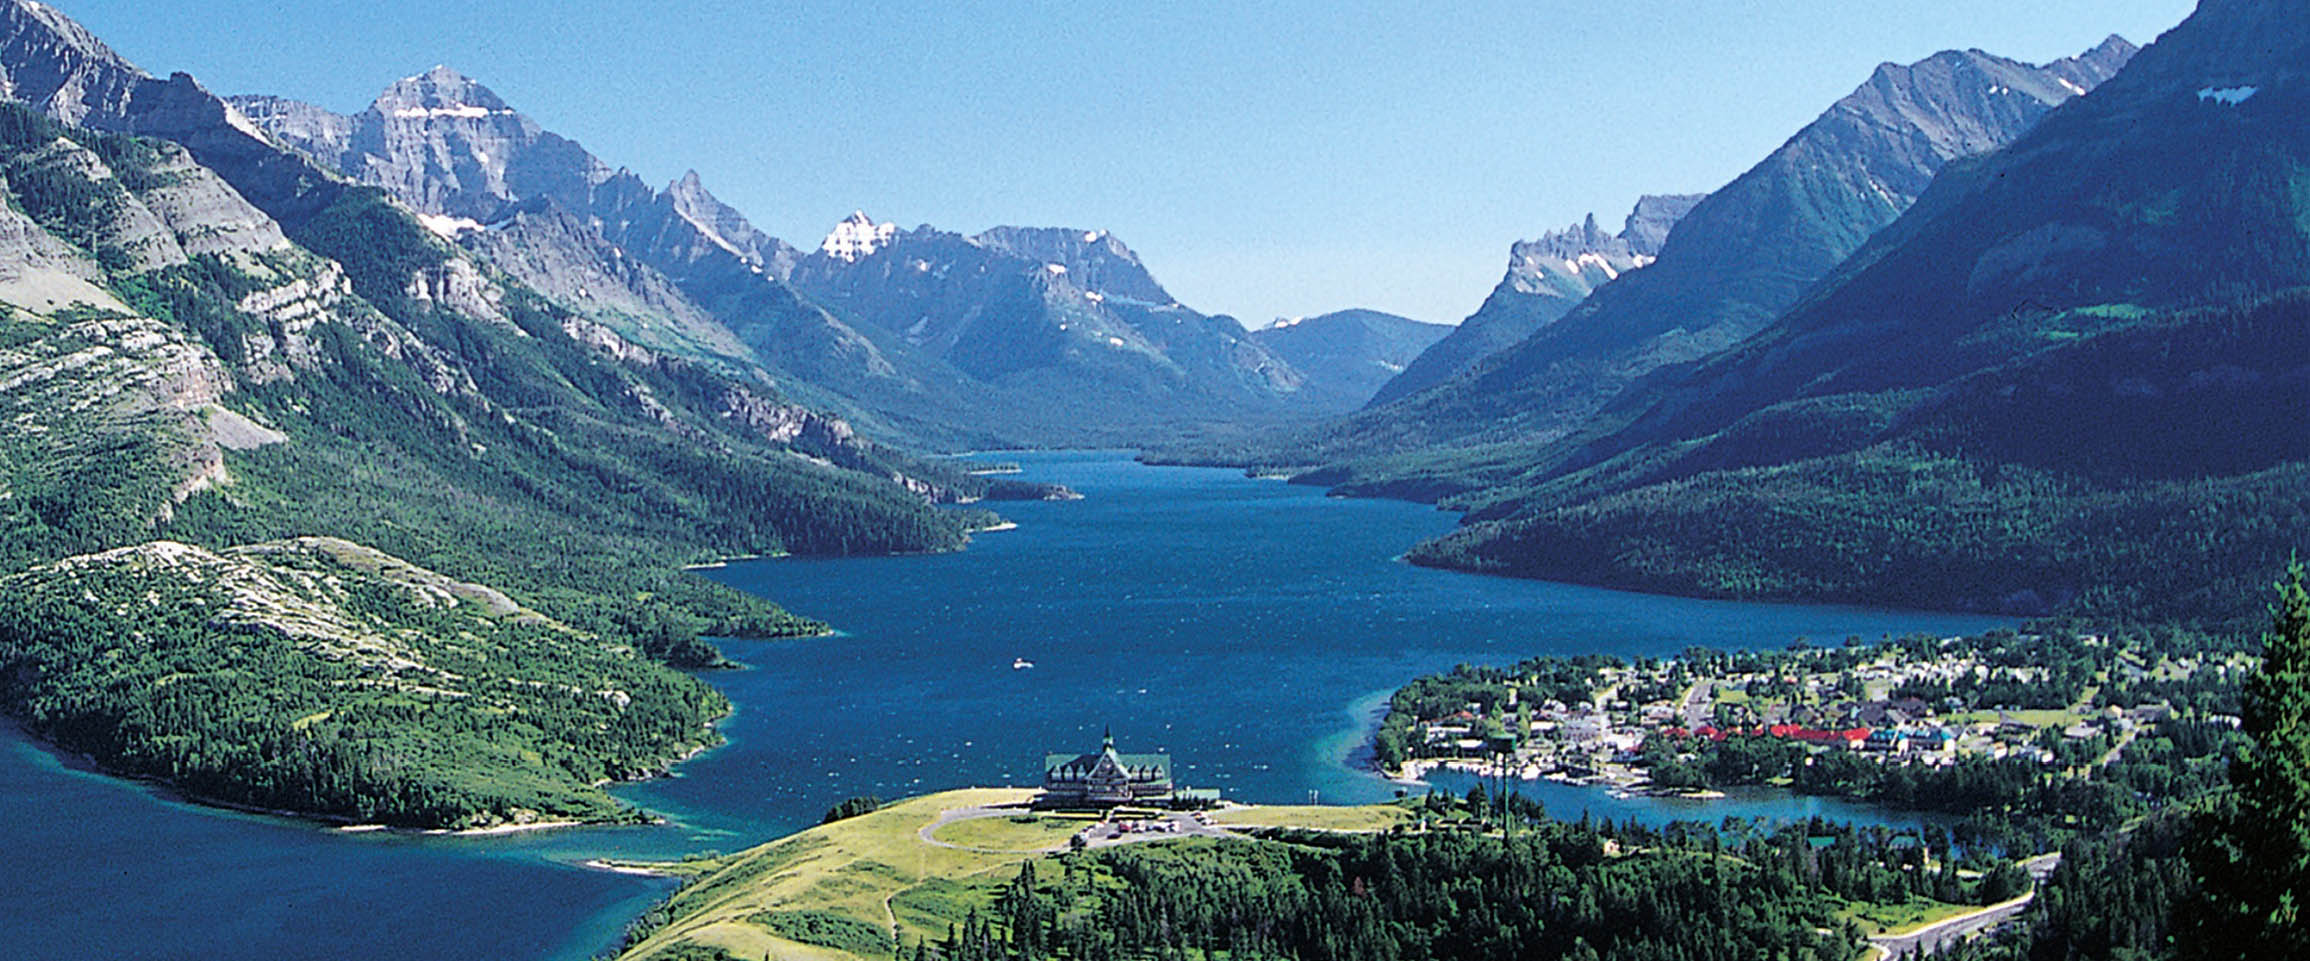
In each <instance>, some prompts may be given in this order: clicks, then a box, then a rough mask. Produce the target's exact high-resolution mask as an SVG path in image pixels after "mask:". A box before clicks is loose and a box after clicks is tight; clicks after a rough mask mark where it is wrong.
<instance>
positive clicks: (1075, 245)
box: [971, 227, 1173, 306]
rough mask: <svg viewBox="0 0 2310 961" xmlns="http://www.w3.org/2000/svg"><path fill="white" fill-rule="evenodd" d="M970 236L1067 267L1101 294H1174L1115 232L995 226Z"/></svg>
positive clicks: (1159, 300)
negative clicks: (1165, 287) (1167, 289)
mask: <svg viewBox="0 0 2310 961" xmlns="http://www.w3.org/2000/svg"><path fill="white" fill-rule="evenodd" d="M971 242H972V243H975V244H979V245H981V246H985V247H990V248H993V249H995V250H1000V251H1002V252H1004V253H1008V254H1011V255H1013V256H1017V257H1023V258H1026V259H1028V260H1036V261H1041V262H1042V263H1044V264H1046V265H1048V266H1053V267H1058V268H1062V269H1060V270H1054V271H1052V273H1054V274H1059V275H1062V276H1065V277H1066V278H1067V280H1068V282H1069V283H1071V284H1073V285H1074V286H1075V287H1076V288H1078V289H1081V290H1085V291H1090V292H1094V293H1097V294H1099V295H1100V296H1101V297H1121V298H1124V299H1126V300H1135V301H1139V302H1142V303H1148V304H1154V305H1156V306H1162V305H1164V304H1169V303H1172V302H1173V301H1172V298H1171V294H1170V293H1169V292H1168V291H1165V290H1164V289H1163V285H1162V284H1159V283H1157V282H1156V281H1155V277H1154V275H1153V274H1150V273H1148V271H1147V266H1146V265H1145V264H1143V263H1140V262H1139V255H1138V254H1137V253H1134V252H1133V251H1132V250H1131V248H1130V247H1128V246H1125V245H1124V244H1123V241H1122V240H1121V239H1119V238H1117V237H1116V236H1115V235H1114V234H1112V233H1109V232H1107V231H1104V230H1083V229H1080V228H1075V227H995V228H992V229H990V230H987V231H985V232H983V233H981V234H979V235H977V236H975V237H972V238H971Z"/></svg>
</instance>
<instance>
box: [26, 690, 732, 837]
mask: <svg viewBox="0 0 2310 961" xmlns="http://www.w3.org/2000/svg"><path fill="white" fill-rule="evenodd" d="M732 713H735V712H734V711H733V712H732ZM727 716H728V715H724V717H727ZM721 720H722V718H716V719H715V720H714V721H713V722H712V723H711V724H710V725H709V726H713V725H718V724H719V723H720V722H721ZM8 723H9V724H10V725H11V726H13V727H14V728H15V729H16V733H18V734H19V735H21V736H23V738H24V740H25V742H26V743H27V744H30V745H32V746H34V747H36V748H38V749H39V750H41V751H42V752H44V753H46V754H48V755H49V756H51V757H54V758H55V759H56V760H57V763H58V764H60V765H61V766H63V767H64V768H65V769H66V770H69V771H78V772H81V773H84V774H89V775H94V776H96V777H100V778H104V779H106V780H112V781H120V782H124V783H127V784H131V785H135V786H138V787H142V788H144V789H146V790H148V791H150V792H151V793H152V794H153V795H154V796H155V797H157V798H159V799H161V800H164V801H170V802H175V803H179V804H185V805H190V806H192V807H196V808H208V809H212V810H218V811H231V812H233V813H236V814H247V815H254V816H257V817H266V818H274V819H278V820H281V821H289V822H295V823H298V824H301V825H305V826H308V827H311V828H315V829H319V830H322V831H326V832H327V833H329V834H376V833H387V834H394V835H405V836H422V837H498V836H503V835H509V834H522V833H526V832H529V831H539V830H545V829H549V828H565V827H618V826H622V825H628V824H634V823H642V824H664V823H666V819H665V818H664V817H662V816H660V815H657V814H655V813H652V812H650V811H648V810H646V809H644V808H642V807H640V806H638V805H631V804H629V805H628V806H629V807H631V808H632V810H633V811H635V812H637V813H639V814H641V815H642V817H643V820H641V821H639V822H636V821H612V820H598V821H573V820H557V821H525V822H519V823H515V822H504V823H499V824H491V825H486V826H483V827H474V828H418V827H397V826H395V825H391V824H379V823H376V822H374V821H356V820H354V819H353V818H351V817H349V816H347V815H342V814H329V813H326V812H321V811H296V810H291V809H289V808H274V807H264V806H262V805H257V804H247V803H243V802H239V801H229V800H226V799H224V798H219V797H211V796H208V795H204V794H199V793H196V792H193V791H190V790H186V789H185V788H184V787H182V786H181V785H178V784H176V783H174V782H172V781H169V780H168V779H166V778H161V777H156V776H153V775H149V774H136V773H132V772H127V771H116V770H113V769H111V768H108V767H106V766H104V765H103V764H102V763H100V762H98V761H97V759H96V756H95V755H92V754H89V753H88V752H86V751H76V750H73V749H71V748H67V747H64V746H63V745H60V744H57V743H56V742H54V741H51V740H49V739H47V738H45V737H41V736H40V735H38V734H36V733H34V732H33V731H32V729H31V728H29V727H26V726H25V725H24V724H23V723H22V722H21V721H20V720H17V719H14V718H10V719H9V720H8ZM719 746H720V745H714V744H701V745H698V746H697V747H694V748H692V749H691V750H690V751H689V752H687V753H685V754H683V755H682V756H680V757H678V758H673V759H671V760H668V761H667V762H666V767H665V769H664V770H661V771H657V772H653V773H651V774H650V775H648V776H646V777H639V778H632V779H627V780H619V781H611V782H609V783H610V784H639V783H641V782H644V781H652V780H656V779H658V778H662V777H671V776H673V766H674V765H676V764H680V763H681V762H683V761H687V760H689V759H691V758H694V757H697V756H698V755H700V754H703V753H705V752H707V751H710V750H713V749H714V748H716V747H719ZM596 786H597V787H598V786H602V785H596Z"/></svg>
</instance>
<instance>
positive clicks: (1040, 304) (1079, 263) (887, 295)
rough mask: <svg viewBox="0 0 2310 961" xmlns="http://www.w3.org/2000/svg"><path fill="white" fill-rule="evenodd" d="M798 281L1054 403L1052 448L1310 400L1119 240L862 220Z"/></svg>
mask: <svg viewBox="0 0 2310 961" xmlns="http://www.w3.org/2000/svg"><path fill="white" fill-rule="evenodd" d="M788 279H789V280H790V282H791V283H792V284H793V285H794V287H795V288H796V289H798V290H800V291H802V292H803V293H804V294H806V295H808V296H809V297H810V298H811V299H812V300H813V301H815V302H817V303H820V304H823V305H825V306H826V308H827V309H828V310H830V311H832V312H833V313H834V314H835V315H836V316H838V317H840V318H842V319H843V320H844V321H846V322H848V323H851V324H852V325H854V326H856V327H858V328H860V329H862V330H863V329H869V328H874V329H878V330H879V335H878V336H879V337H881V338H882V339H883V342H886V343H887V342H889V341H890V340H891V339H894V338H895V339H896V340H898V341H900V342H901V343H903V344H904V345H905V347H906V348H909V349H911V350H913V351H916V352H920V353H921V354H923V355H925V356H927V357H929V358H932V359H934V360H936V361H937V362H939V363H942V364H945V365H949V366H951V367H952V368H953V369H955V370H957V371H959V372H961V374H962V375H963V376H964V377H967V378H968V381H967V382H966V385H967V386H968V387H970V388H971V389H972V390H974V391H977V392H980V393H982V394H985V395H988V396H990V397H993V398H998V399H1001V400H1003V401H1004V402H1006V403H1009V404H1011V405H1013V406H1014V407H1016V408H1018V409H1022V410H1023V409H1025V408H1027V407H1028V406H1030V405H1033V404H1037V403H1041V402H1043V401H1045V400H1047V399H1048V398H1053V397H1063V398H1066V399H1067V404H1066V405H1065V407H1064V408H1063V409H1051V408H1048V406H1047V404H1046V405H1045V407H1046V411H1047V414H1046V416H1048V415H1057V416H1060V417H1063V418H1065V421H1064V422H1061V423H1045V424H1041V425H1036V426H1035V427H1034V429H1035V430H1036V431H1037V433H1038V436H1039V437H1041V438H1042V439H1044V440H1045V442H1049V441H1051V440H1054V439H1061V438H1064V439H1068V440H1071V441H1073V442H1083V441H1089V440H1094V439H1097V438H1100V437H1106V438H1109V439H1113V440H1123V439H1127V438H1129V437H1133V436H1141V437H1144V436H1151V435H1154V434H1159V433H1162V432H1165V431H1167V430H1171V429H1176V428H1177V427H1178V426H1179V425H1181V424H1188V423H1196V422H1211V421H1234V420H1242V419H1260V418H1273V417H1278V416H1281V415H1284V414H1286V413H1287V412H1289V411H1292V410H1294V409H1295V408H1296V407H1298V406H1299V405H1303V404H1305V403H1307V402H1308V401H1307V400H1306V399H1305V398H1303V397H1302V396H1300V394H1301V387H1302V383H1303V379H1302V377H1301V375H1300V374H1299V372H1298V371H1296V370H1294V369H1293V368H1292V367H1291V365H1290V364H1288V363H1285V362H1284V361H1283V360H1282V359H1281V358H1278V357H1276V356H1275V355H1274V354H1273V353H1271V352H1269V351H1268V350H1267V349H1266V348H1264V347H1262V346H1260V344H1259V343H1258V341H1256V340H1254V339H1252V338H1251V336H1250V335H1249V333H1248V332H1247V331H1245V330H1244V329H1243V327H1242V325H1241V324H1239V323H1237V322H1236V321H1235V320H1234V319H1233V318H1230V317H1225V316H1211V315H1206V314H1202V313H1198V312H1196V311H1194V310H1192V309H1189V308H1187V307H1185V306H1183V305H1181V304H1179V303H1178V302H1176V301H1174V300H1173V299H1172V298H1171V296H1170V294H1168V293H1166V292H1165V291H1164V290H1163V288H1162V286H1161V285H1160V284H1158V283H1156V281H1155V279H1154V278H1153V277H1152V276H1151V275H1149V274H1148V272H1147V271H1146V269H1145V268H1144V267H1143V266H1142V265H1141V264H1140V262H1139V259H1138V257H1137V255H1135V254H1133V253H1132V252H1131V250H1130V249H1129V248H1128V247H1126V246H1124V245H1123V243H1122V242H1121V241H1120V240H1118V239H1116V238H1115V237H1114V236H1113V235H1111V234H1108V233H1105V232H1103V231H1096V230H1081V229H1075V228H1020V227H997V228H994V229H992V230H989V231H986V232H984V233H981V234H978V235H975V236H965V235H963V234H958V233H954V232H950V231H945V230H940V229H937V228H935V227H930V226H922V227H917V228H915V229H912V230H902V229H899V228H898V227H897V226H896V225H894V224H888V223H882V224H877V223H875V222H874V221H873V220H872V218H868V217H866V216H865V215H864V214H856V215H854V216H853V217H852V218H850V219H849V220H846V221H844V222H843V223H842V224H840V225H838V226H837V227H836V228H835V229H834V230H833V231H831V232H830V233H829V234H828V235H827V238H826V240H825V241H824V242H823V243H821V244H820V246H819V249H818V250H816V251H814V252H812V253H811V254H809V255H807V256H805V257H803V258H801V259H800V260H799V261H797V262H796V263H795V266H794V270H793V272H792V273H791V274H790V275H789V277H788Z"/></svg>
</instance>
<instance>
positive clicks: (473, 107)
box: [370, 66, 514, 120]
mask: <svg viewBox="0 0 2310 961" xmlns="http://www.w3.org/2000/svg"><path fill="white" fill-rule="evenodd" d="M370 109H372V110H375V111H377V112H378V113H380V114H384V115H385V116H387V117H393V118H396V119H404V120H415V119H431V118H436V117H458V118H469V119H479V118H482V117H487V116H490V115H492V114H511V113H513V112H514V111H513V108H512V107H509V106H506V103H505V101H504V100H502V99H500V98H499V97H498V96H497V94H496V93H494V92H492V91H491V90H490V89H489V88H488V87H484V86H482V85H481V84H479V83H476V82H474V80H473V79H472V78H470V77H467V76H465V75H464V74H461V73H458V72H457V71H455V70H451V69H449V68H448V67H445V66H436V67H434V68H433V69H431V70H427V71H425V72H424V73H421V74H418V75H416V76H414V77H403V78H401V79H400V80H397V81H395V82H394V83H393V85H392V86H390V87H387V88H385V92H384V93H382V94H379V95H378V96H377V100H376V102H374V103H372V104H370Z"/></svg>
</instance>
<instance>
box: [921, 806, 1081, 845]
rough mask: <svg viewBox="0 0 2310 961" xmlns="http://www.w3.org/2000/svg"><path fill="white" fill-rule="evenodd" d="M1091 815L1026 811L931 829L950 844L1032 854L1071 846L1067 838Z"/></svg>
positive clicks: (940, 839)
mask: <svg viewBox="0 0 2310 961" xmlns="http://www.w3.org/2000/svg"><path fill="white" fill-rule="evenodd" d="M1093 820H1094V819H1093V818H1091V817H1087V816H1080V815H1077V816H1061V815H1041V814H1022V815H1008V816H996V817H984V818H971V819H970V820H967V821H953V822H950V823H947V824H944V825H941V826H940V827H939V829H938V830H936V831H933V832H931V835H930V836H931V838H932V839H934V840H938V841H944V842H946V843H948V844H959V845H962V846H963V847H966V848H979V849H981V850H987V851H1004V852H1016V853H1020V854H1029V853H1033V852H1036V851H1048V850H1053V849H1057V848H1063V847H1066V846H1067V839H1068V838H1070V837H1073V836H1074V834H1075V832H1077V831H1080V830H1082V829H1083V828H1084V827H1086V826H1088V825H1090V824H1091V823H1092V821H1093Z"/></svg>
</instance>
